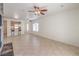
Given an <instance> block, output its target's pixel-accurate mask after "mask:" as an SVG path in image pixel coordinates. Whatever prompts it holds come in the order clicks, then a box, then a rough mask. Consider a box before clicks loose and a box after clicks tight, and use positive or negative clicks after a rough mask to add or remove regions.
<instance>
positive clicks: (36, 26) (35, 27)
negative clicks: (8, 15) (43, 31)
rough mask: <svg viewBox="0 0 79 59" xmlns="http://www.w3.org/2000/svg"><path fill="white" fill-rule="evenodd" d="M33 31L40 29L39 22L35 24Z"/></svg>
mask: <svg viewBox="0 0 79 59" xmlns="http://www.w3.org/2000/svg"><path fill="white" fill-rule="evenodd" d="M33 31H35V32H38V31H39V24H38V23H34V24H33Z"/></svg>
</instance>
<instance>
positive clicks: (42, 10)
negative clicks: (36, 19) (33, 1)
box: [28, 6, 47, 15]
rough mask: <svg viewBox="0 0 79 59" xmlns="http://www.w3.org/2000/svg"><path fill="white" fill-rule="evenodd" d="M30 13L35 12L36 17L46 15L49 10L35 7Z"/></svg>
mask: <svg viewBox="0 0 79 59" xmlns="http://www.w3.org/2000/svg"><path fill="white" fill-rule="evenodd" d="M28 12H34V13H35V15H45V13H46V12H47V8H44V7H39V6H33V10H29V11H28Z"/></svg>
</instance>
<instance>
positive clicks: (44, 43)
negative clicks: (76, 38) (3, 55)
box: [4, 34, 79, 56]
mask: <svg viewBox="0 0 79 59" xmlns="http://www.w3.org/2000/svg"><path fill="white" fill-rule="evenodd" d="M9 42H12V43H13V50H14V55H15V56H78V55H79V48H78V47H75V46H72V45H68V44H64V43H60V42H57V41H54V40H50V39H47V38H43V37H40V36H36V35H33V34H25V35H21V36H16V37H8V38H5V39H4V43H9Z"/></svg>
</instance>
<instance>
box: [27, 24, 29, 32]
mask: <svg viewBox="0 0 79 59" xmlns="http://www.w3.org/2000/svg"><path fill="white" fill-rule="evenodd" d="M28 31H29V24H27V32H28Z"/></svg>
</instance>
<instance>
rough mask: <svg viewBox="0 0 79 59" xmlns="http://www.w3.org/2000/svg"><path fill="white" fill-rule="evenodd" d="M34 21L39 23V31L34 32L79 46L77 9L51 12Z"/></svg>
mask: <svg viewBox="0 0 79 59" xmlns="http://www.w3.org/2000/svg"><path fill="white" fill-rule="evenodd" d="M35 22H38V23H39V32H37V33H36V34H38V35H41V36H45V37H47V38H50V39H52V40H57V41H60V42H64V43H67V44H72V45H75V46H79V9H74V10H69V11H63V12H60V13H57V14H55V15H53V14H52V15H50V16H46V17H44V18H40V19H38V20H35V21H33V23H35ZM33 33H35V32H33Z"/></svg>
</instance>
